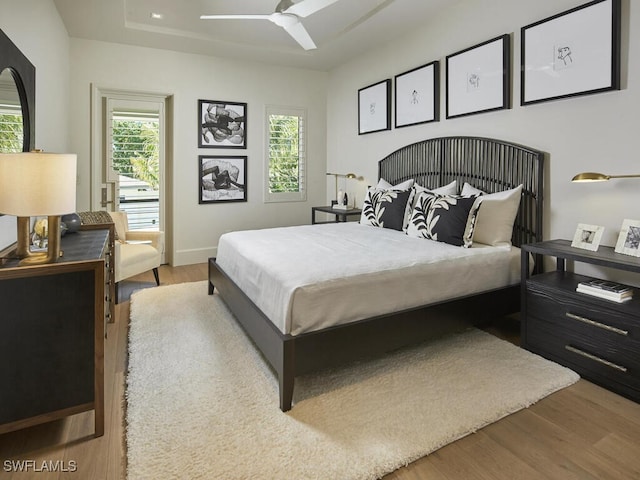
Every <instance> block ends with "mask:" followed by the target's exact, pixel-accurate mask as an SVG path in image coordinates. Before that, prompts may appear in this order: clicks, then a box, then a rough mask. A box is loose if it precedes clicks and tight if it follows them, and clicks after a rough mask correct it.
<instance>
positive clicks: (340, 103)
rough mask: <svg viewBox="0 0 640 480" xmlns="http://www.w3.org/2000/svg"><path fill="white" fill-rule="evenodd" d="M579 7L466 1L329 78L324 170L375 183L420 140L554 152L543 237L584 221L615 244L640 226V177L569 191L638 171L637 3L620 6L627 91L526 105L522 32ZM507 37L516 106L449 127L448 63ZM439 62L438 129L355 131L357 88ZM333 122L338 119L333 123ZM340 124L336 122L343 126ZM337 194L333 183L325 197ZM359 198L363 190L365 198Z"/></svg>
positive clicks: (553, 1)
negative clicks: (591, 179) (468, 140)
mask: <svg viewBox="0 0 640 480" xmlns="http://www.w3.org/2000/svg"><path fill="white" fill-rule="evenodd" d="M580 3H581V2H578V1H576V0H538V1H536V2H528V1H516V2H514V1H513V0H466V1H464V2H460V4H459V5H456V6H453V7H451V8H449V9H448V10H447V11H445V12H443V13H442V14H441V15H439V16H437V17H434V18H430V19H425V24H424V27H423V28H421V29H420V30H418V31H414V32H411V33H410V34H408V35H407V36H406V37H404V38H402V39H401V40H398V41H394V42H392V43H390V44H389V45H387V46H386V47H384V48H382V49H378V50H376V51H371V52H369V53H368V54H367V55H365V56H363V57H361V58H358V59H357V60H354V61H352V62H349V63H348V64H345V65H343V66H341V67H340V68H337V69H335V70H334V71H332V72H331V74H330V77H329V88H328V91H329V94H328V107H327V118H328V119H329V120H328V128H327V159H328V160H327V162H328V164H327V169H328V170H329V171H333V170H338V171H342V172H347V171H349V172H351V171H353V172H355V173H357V174H360V175H364V176H365V177H366V181H365V182H362V183H361V184H360V185H361V190H362V189H363V188H364V185H366V184H375V181H376V179H377V178H376V177H377V161H378V160H379V159H380V158H382V157H383V156H385V155H386V154H388V153H390V152H392V151H394V150H396V149H397V148H399V147H401V146H403V145H406V144H409V143H413V142H415V141H418V140H421V139H426V138H432V137H439V136H446V135H477V136H486V137H494V138H500V139H503V140H508V141H512V142H516V143H520V144H523V145H527V146H530V147H533V148H536V149H539V150H542V151H544V152H547V153H548V157H549V158H548V163H547V164H546V166H545V168H546V185H545V188H546V192H545V199H546V202H547V204H546V219H545V227H544V228H545V231H544V236H545V238H547V239H550V238H572V237H573V234H574V232H575V229H576V226H577V224H578V223H579V222H580V223H590V224H595V225H603V226H605V227H606V230H605V234H604V237H603V241H602V244H603V245H615V242H616V239H617V236H618V232H619V229H620V225H621V224H622V221H623V219H625V218H631V219H640V209H639V207H638V205H640V180H637V179H636V180H617V181H609V182H605V183H597V184H572V183H571V182H570V179H571V178H572V177H573V175H574V174H576V173H578V172H583V171H596V172H604V173H608V174H625V173H640V169H639V168H638V153H637V151H636V147H635V142H636V139H637V136H638V128H637V122H636V121H634V120H633V118H636V117H637V114H638V113H637V112H638V106H640V90H639V89H638V86H639V85H640V78H639V77H640V65H639V63H638V59H639V58H640V55H639V54H640V52H639V51H638V47H639V46H640V37H639V36H640V10H639V8H640V6H639V5H638V2H630V1H628V0H623V1H622V5H623V7H622V18H623V20H622V89H621V90H620V91H613V92H607V93H602V94H596V95H589V96H581V97H576V98H571V99H565V100H559V101H553V102H544V103H541V104H537V105H533V106H526V107H521V106H520V105H519V103H520V101H519V99H520V74H519V72H520V28H521V27H522V26H525V25H528V24H530V23H533V22H535V21H538V20H541V19H544V18H546V17H548V16H551V15H554V14H556V13H559V12H561V11H564V10H567V9H569V8H572V7H574V6H576V5H579V4H580ZM504 33H511V34H512V51H513V66H512V77H513V108H512V109H510V110H503V111H498V112H492V113H485V114H478V115H472V116H469V117H463V118H457V119H451V120H445V112H446V109H445V91H446V89H445V88H444V83H445V70H446V68H445V63H446V62H445V57H446V56H447V55H449V54H452V53H455V52H458V51H460V50H462V49H465V48H467V47H470V46H473V45H476V44H478V43H481V42H483V41H485V40H488V39H491V38H494V37H497V36H498V35H501V34H504ZM433 60H440V62H441V86H442V88H441V120H440V122H436V123H431V124H425V125H421V126H413V127H407V128H401V129H397V130H396V129H393V130H391V131H387V132H381V133H373V134H368V135H361V136H359V135H358V134H357V125H356V123H357V91H358V89H359V88H362V87H364V86H367V85H370V84H372V83H375V82H377V81H380V80H383V79H386V78H393V77H394V75H397V74H399V73H402V72H404V71H407V70H410V69H412V68H414V67H417V66H420V65H422V64H425V63H428V62H431V61H433ZM334 120H335V121H334ZM338 120H339V121H338ZM332 190H333V187H332V185H328V195H329V196H330V195H331V194H332ZM358 198H359V201H360V202H361V201H362V198H363V192H362V191H360V192H359V194H358Z"/></svg>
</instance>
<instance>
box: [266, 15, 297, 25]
mask: <svg viewBox="0 0 640 480" xmlns="http://www.w3.org/2000/svg"><path fill="white" fill-rule="evenodd" d="M269 20H271V21H272V22H273V23H275V24H276V25H278V26H279V27H282V28H290V27H292V26H294V25H295V24H296V23H299V22H300V20H298V17H296V16H295V15H291V14H288V13H272V14H271V16H270V17H269Z"/></svg>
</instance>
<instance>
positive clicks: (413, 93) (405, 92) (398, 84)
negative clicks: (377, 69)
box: [394, 61, 440, 128]
mask: <svg viewBox="0 0 640 480" xmlns="http://www.w3.org/2000/svg"><path fill="white" fill-rule="evenodd" d="M439 80H440V62H438V61H435V62H431V63H428V64H426V65H422V66H420V67H417V68H414V69H413V70H409V71H408V72H404V73H401V74H399V75H396V77H395V83H394V88H395V103H394V106H395V126H396V128H400V127H408V126H410V125H418V124H421V123H428V122H437V121H438V120H439V119H440V108H439V107H440V81H439Z"/></svg>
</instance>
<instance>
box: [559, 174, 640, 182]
mask: <svg viewBox="0 0 640 480" xmlns="http://www.w3.org/2000/svg"><path fill="white" fill-rule="evenodd" d="M639 177H640V175H605V174H604V173H596V172H583V173H579V174H577V175H576V176H575V177H573V178H572V179H571V181H572V182H605V181H607V180H611V179H612V178H639Z"/></svg>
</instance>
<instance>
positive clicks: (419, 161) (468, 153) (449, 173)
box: [378, 137, 544, 265]
mask: <svg viewBox="0 0 640 480" xmlns="http://www.w3.org/2000/svg"><path fill="white" fill-rule="evenodd" d="M543 167H544V154H543V153H542V152H540V151H538V150H534V149H532V148H529V147H524V146H522V145H516V144H514V143H509V142H503V141H502V140H495V139H491V138H479V137H442V138H432V139H429V140H423V141H421V142H417V143H414V144H412V145H407V146H406V147H402V148H400V149H398V150H396V151H395V152H393V153H391V154H390V155H388V156H387V157H385V158H383V159H382V160H380V162H379V163H378V178H384V179H385V180H387V181H388V182H390V183H392V184H396V183H400V182H402V181H405V180H409V179H411V178H413V179H415V181H416V183H419V184H420V185H422V186H424V187H427V188H437V187H440V186H442V185H446V184H447V183H450V182H452V181H453V180H457V181H458V188H459V189H460V188H462V185H463V183H464V182H468V183H470V184H471V185H473V186H474V187H476V188H479V189H480V190H483V191H485V192H488V193H492V192H497V191H501V190H506V189H510V188H515V187H517V186H518V185H520V184H522V185H523V189H522V201H521V202H520V210H519V211H518V215H517V217H516V221H515V223H514V226H513V237H512V242H513V244H514V245H515V246H517V247H520V246H521V245H524V244H526V243H531V242H538V241H541V240H542V213H543V203H542V200H543V198H542V187H543V180H544V175H543ZM537 264H538V262H536V265H537Z"/></svg>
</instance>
